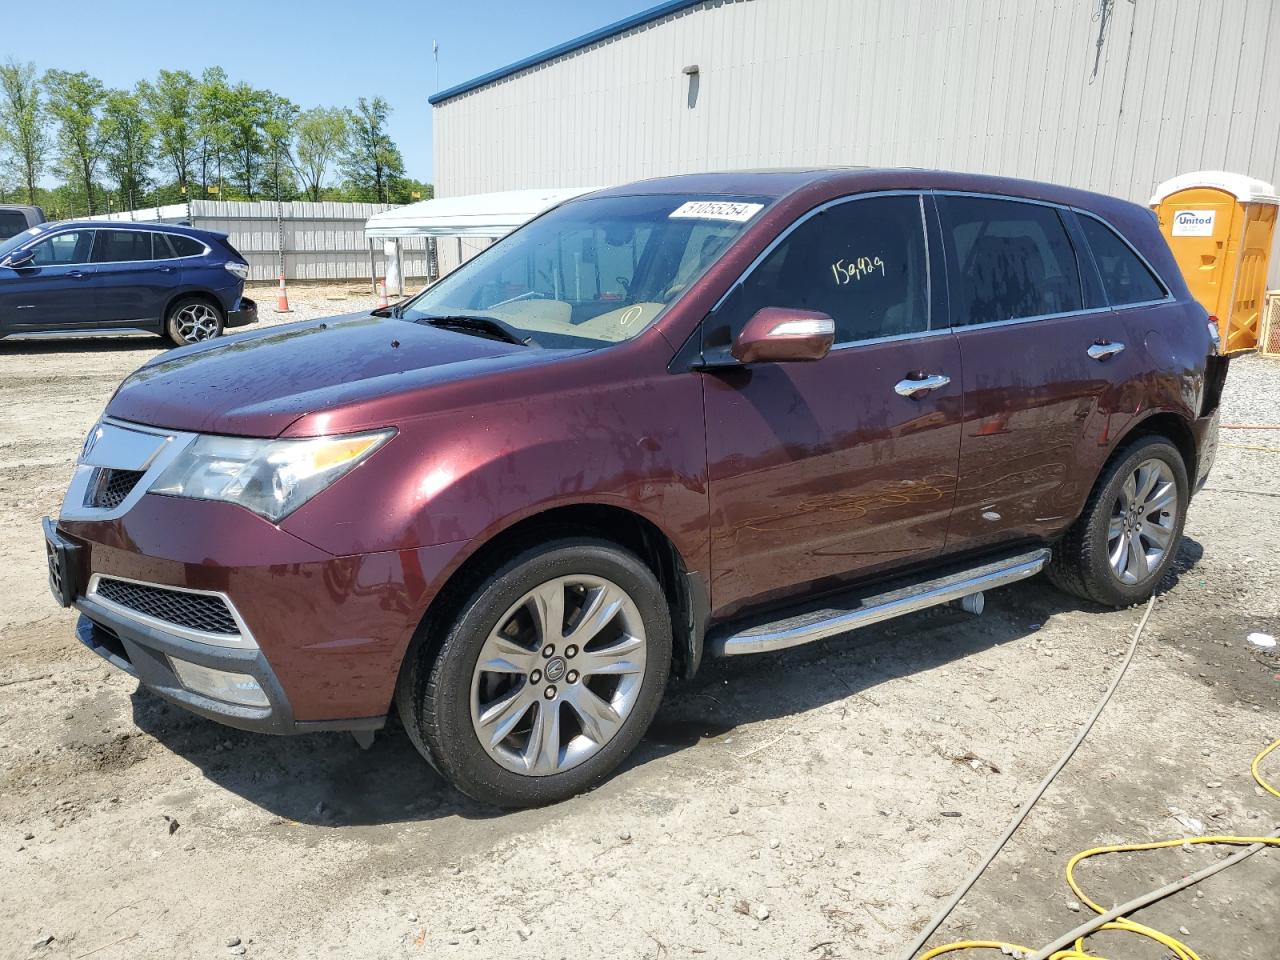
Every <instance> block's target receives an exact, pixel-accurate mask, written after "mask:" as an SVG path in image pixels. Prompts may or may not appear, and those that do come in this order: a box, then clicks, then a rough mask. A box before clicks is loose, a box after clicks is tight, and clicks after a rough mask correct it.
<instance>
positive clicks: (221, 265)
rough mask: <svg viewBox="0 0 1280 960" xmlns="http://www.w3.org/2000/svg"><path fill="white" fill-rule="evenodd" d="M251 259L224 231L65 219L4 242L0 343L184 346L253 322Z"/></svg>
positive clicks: (255, 315) (0, 246) (0, 264)
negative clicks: (56, 340)
mask: <svg viewBox="0 0 1280 960" xmlns="http://www.w3.org/2000/svg"><path fill="white" fill-rule="evenodd" d="M248 275H249V265H248V263H247V262H246V261H245V259H244V257H242V256H241V255H240V254H239V252H238V251H237V250H236V249H235V247H233V246H232V245H231V244H230V243H228V242H227V238H226V235H225V234H221V233H212V232H210V231H208V230H194V229H192V228H190V227H179V226H169V225H165V224H146V225H142V224H128V225H123V224H115V223H109V222H103V221H94V220H86V221H80V222H77V221H64V222H61V223H49V224H42V225H40V226H36V227H32V228H31V229H29V230H25V231H23V232H22V233H19V234H17V235H16V236H13V237H10V238H9V239H8V240H5V241H3V242H0V340H2V339H6V338H29V337H83V336H111V335H114V336H120V335H125V334H137V333H159V334H164V335H166V336H167V337H168V338H169V339H170V340H172V341H173V342H174V343H176V344H179V345H184V344H190V343H196V342H197V341H200V340H208V339H210V338H211V337H216V336H218V335H219V334H221V333H222V331H223V330H224V329H225V328H227V327H238V326H243V325H244V324H248V323H253V322H254V321H255V320H257V318H258V308H257V305H256V304H255V303H254V302H253V301H252V300H250V299H249V298H248V297H245V296H244V281H245V278H246V277H248Z"/></svg>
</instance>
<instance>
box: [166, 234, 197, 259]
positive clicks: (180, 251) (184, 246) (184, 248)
mask: <svg viewBox="0 0 1280 960" xmlns="http://www.w3.org/2000/svg"><path fill="white" fill-rule="evenodd" d="M169 243H171V244H172V245H173V249H174V251H175V255H176V256H179V257H198V256H200V254H202V253H204V244H203V243H201V242H200V241H199V240H196V239H193V238H192V237H184V236H182V235H181V234H178V233H171V234H169Z"/></svg>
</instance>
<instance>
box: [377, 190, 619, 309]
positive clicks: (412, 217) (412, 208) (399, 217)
mask: <svg viewBox="0 0 1280 960" xmlns="http://www.w3.org/2000/svg"><path fill="white" fill-rule="evenodd" d="M596 189H598V188H597V187H560V188H557V189H544V190H504V191H502V192H500V193H479V194H474V195H472V196H469V197H441V198H439V199H435V200H421V201H419V202H418V203H411V204H409V205H407V206H404V207H396V208H395V209H394V210H384V211H383V212H382V213H375V214H374V215H373V216H372V217H370V218H369V220H368V222H367V223H366V224H365V228H364V234H365V237H366V238H367V239H368V241H369V272H370V274H372V275H373V280H374V284H375V287H376V285H377V275H376V270H375V267H374V252H373V243H374V241H376V240H381V241H383V243H384V252H385V253H386V255H387V257H388V264H389V266H392V267H393V269H395V272H396V274H399V275H398V276H397V277H396V278H395V279H396V286H397V287H399V286H400V277H401V276H403V274H400V271H399V269H398V268H399V260H400V246H399V241H400V240H401V239H403V238H404V237H428V238H432V239H439V238H440V237H454V238H456V239H457V242H458V262H459V263H461V262H462V240H463V238H464V237H470V238H474V239H487V240H497V239H499V238H500V237H505V236H506V235H507V234H508V233H510V232H511V231H512V230H514V229H516V227H519V226H521V225H522V224H525V223H527V222H528V221H530V220H532V219H533V218H534V217H536V216H537V215H538V214H540V213H542V212H543V211H544V210H546V209H548V208H550V207H554V206H555V205H556V204H558V203H563V202H564V201H565V200H571V199H573V198H574V197H578V196H581V195H582V194H584V193H590V192H591V191H592V190H596ZM387 272H388V273H391V269H389V270H388V271H387ZM389 279H390V278H389ZM390 285H391V284H390V283H388V286H390Z"/></svg>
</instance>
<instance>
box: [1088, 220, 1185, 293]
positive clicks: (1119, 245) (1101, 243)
mask: <svg viewBox="0 0 1280 960" xmlns="http://www.w3.org/2000/svg"><path fill="white" fill-rule="evenodd" d="M1080 229H1081V230H1083V231H1084V236H1085V239H1086V240H1087V241H1088V242H1089V248H1090V249H1091V250H1092V251H1093V260H1094V262H1095V263H1096V264H1097V265H1098V273H1099V274H1100V275H1101V277H1102V289H1103V290H1104V291H1105V292H1106V295H1107V300H1108V301H1109V302H1110V303H1111V306H1113V307H1121V306H1125V305H1126V304H1133V303H1146V302H1148V301H1151V300H1162V299H1164V297H1165V296H1166V295H1167V292H1166V290H1165V288H1164V284H1162V283H1161V282H1160V281H1159V280H1158V279H1157V278H1156V276H1155V275H1154V274H1153V273H1152V272H1151V270H1150V269H1149V268H1148V267H1147V265H1146V264H1145V263H1143V262H1142V259H1141V258H1140V257H1139V256H1138V255H1137V254H1136V253H1134V252H1133V249H1132V248H1131V247H1130V246H1129V244H1127V243H1126V242H1125V241H1124V240H1122V239H1121V238H1120V236H1119V235H1118V234H1117V233H1116V232H1115V231H1114V230H1112V229H1111V228H1110V227H1109V226H1107V225H1106V224H1105V223H1103V222H1102V221H1101V220H1098V219H1096V218H1094V217H1091V216H1089V215H1087V214H1082V215H1081V216H1080Z"/></svg>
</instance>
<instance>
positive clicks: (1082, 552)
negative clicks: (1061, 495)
mask: <svg viewBox="0 0 1280 960" xmlns="http://www.w3.org/2000/svg"><path fill="white" fill-rule="evenodd" d="M1190 499H1191V493H1190V484H1189V483H1188V481H1187V467H1186V464H1185V463H1184V462H1183V460H1182V454H1181V453H1180V452H1179V451H1178V448H1177V447H1175V446H1174V445H1173V444H1172V443H1170V442H1169V440H1167V439H1166V438H1164V437H1160V436H1148V437H1144V438H1142V439H1140V440H1138V441H1137V442H1136V443H1134V444H1133V445H1132V446H1130V447H1128V448H1127V449H1126V450H1124V451H1123V452H1122V453H1121V454H1120V455H1119V456H1118V457H1116V458H1115V459H1114V460H1113V461H1112V462H1111V463H1110V464H1108V466H1107V468H1106V469H1105V470H1104V471H1103V472H1102V476H1101V477H1099V478H1098V482H1097V484H1096V485H1095V486H1094V489H1093V492H1092V493H1091V494H1090V495H1089V500H1088V502H1087V503H1086V504H1085V508H1084V512H1083V513H1081V515H1080V517H1079V519H1078V520H1076V522H1075V523H1074V524H1073V525H1072V527H1071V529H1070V530H1068V531H1067V534H1066V536H1064V537H1063V538H1062V541H1061V542H1060V543H1059V544H1058V547H1057V549H1055V550H1054V555H1053V560H1052V561H1051V562H1050V564H1049V567H1048V569H1047V572H1048V574H1049V579H1050V580H1051V581H1052V582H1053V583H1054V584H1055V585H1056V586H1057V587H1059V588H1060V589H1062V590H1065V591H1067V592H1068V593H1072V594H1075V595H1076V596H1078V597H1082V598H1084V599H1086V600H1092V601H1094V602H1095V603H1100V604H1102V605H1104V606H1108V607H1127V606H1132V605H1133V604H1135V603H1141V602H1143V601H1144V600H1146V599H1147V598H1148V597H1150V596H1151V594H1152V593H1153V592H1154V591H1155V588H1156V585H1157V584H1159V583H1160V580H1161V578H1162V577H1163V576H1164V574H1165V571H1167V570H1168V569H1169V565H1170V564H1171V563H1173V559H1174V557H1175V556H1177V553H1178V547H1179V545H1180V544H1181V542H1182V528H1183V524H1184V523H1185V521H1186V515H1187V505H1188V503H1189V502H1190Z"/></svg>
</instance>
